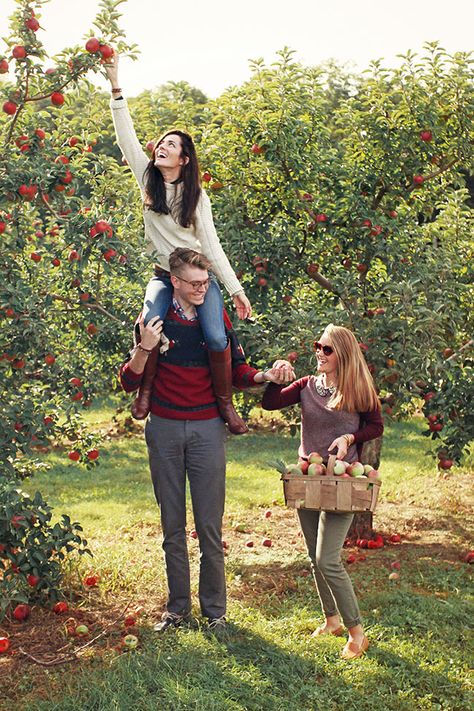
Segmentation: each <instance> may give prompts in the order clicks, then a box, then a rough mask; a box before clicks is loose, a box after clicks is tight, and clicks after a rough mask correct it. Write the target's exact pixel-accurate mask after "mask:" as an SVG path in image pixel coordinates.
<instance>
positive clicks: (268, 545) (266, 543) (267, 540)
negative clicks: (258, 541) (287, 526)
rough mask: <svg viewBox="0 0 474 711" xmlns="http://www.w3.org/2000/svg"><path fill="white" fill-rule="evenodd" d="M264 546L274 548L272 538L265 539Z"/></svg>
mask: <svg viewBox="0 0 474 711" xmlns="http://www.w3.org/2000/svg"><path fill="white" fill-rule="evenodd" d="M262 546H265V548H271V546H272V540H271V538H264V539H263V541H262Z"/></svg>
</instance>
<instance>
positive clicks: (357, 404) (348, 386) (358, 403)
mask: <svg viewBox="0 0 474 711" xmlns="http://www.w3.org/2000/svg"><path fill="white" fill-rule="evenodd" d="M324 335H325V336H327V338H328V339H329V340H330V343H331V346H332V348H333V349H334V352H335V354H336V357H337V389H336V391H335V392H334V394H333V395H332V396H331V399H330V400H329V402H328V406H329V407H331V408H333V409H334V410H346V411H347V412H369V411H371V410H376V409H380V401H379V398H378V395H377V392H376V390H375V385H374V381H373V379H372V376H371V374H370V372H369V369H368V367H367V363H366V362H365V358H364V356H363V355H362V352H361V349H360V346H359V344H358V343H357V339H356V337H355V336H354V334H353V333H352V331H349V329H348V328H344V326H335V325H334V324H333V323H330V324H329V325H328V326H326V328H325V329H324Z"/></svg>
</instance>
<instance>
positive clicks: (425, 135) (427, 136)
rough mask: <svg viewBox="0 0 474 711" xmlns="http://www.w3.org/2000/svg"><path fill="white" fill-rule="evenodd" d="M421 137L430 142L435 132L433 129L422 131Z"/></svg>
mask: <svg viewBox="0 0 474 711" xmlns="http://www.w3.org/2000/svg"><path fill="white" fill-rule="evenodd" d="M420 138H421V140H422V141H425V142H426V143H429V142H430V141H431V140H432V139H433V134H432V133H431V131H420Z"/></svg>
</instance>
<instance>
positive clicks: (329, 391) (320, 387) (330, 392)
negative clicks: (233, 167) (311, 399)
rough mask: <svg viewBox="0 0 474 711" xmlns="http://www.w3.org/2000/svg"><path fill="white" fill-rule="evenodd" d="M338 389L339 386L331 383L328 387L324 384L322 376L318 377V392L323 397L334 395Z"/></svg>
mask: <svg viewBox="0 0 474 711" xmlns="http://www.w3.org/2000/svg"><path fill="white" fill-rule="evenodd" d="M336 390H337V387H336V386H335V385H331V386H330V387H328V388H327V387H326V386H325V385H323V379H322V377H320V378H317V379H316V392H317V393H318V395H321V397H327V396H328V395H334V393H335V392H336Z"/></svg>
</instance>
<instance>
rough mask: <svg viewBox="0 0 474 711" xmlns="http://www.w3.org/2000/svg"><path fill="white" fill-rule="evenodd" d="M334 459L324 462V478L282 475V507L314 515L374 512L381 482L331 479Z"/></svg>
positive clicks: (363, 479)
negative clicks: (325, 467)
mask: <svg viewBox="0 0 474 711" xmlns="http://www.w3.org/2000/svg"><path fill="white" fill-rule="evenodd" d="M335 460H336V458H335V457H333V456H331V457H329V460H328V465H327V472H328V473H327V474H326V475H324V476H308V475H302V476H298V475H296V474H282V475H281V480H282V481H283V491H284V494H285V503H286V505H287V506H289V507H290V508H294V509H312V510H315V511H340V512H341V513H342V512H346V513H347V512H359V511H372V512H373V511H375V507H376V505H377V499H378V495H379V491H380V486H381V483H382V482H381V481H380V480H378V479H369V478H366V477H360V478H357V477H351V478H350V479H347V478H345V477H344V478H341V477H340V476H334V474H333V473H332V472H333V467H334V462H335Z"/></svg>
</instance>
